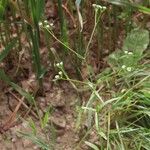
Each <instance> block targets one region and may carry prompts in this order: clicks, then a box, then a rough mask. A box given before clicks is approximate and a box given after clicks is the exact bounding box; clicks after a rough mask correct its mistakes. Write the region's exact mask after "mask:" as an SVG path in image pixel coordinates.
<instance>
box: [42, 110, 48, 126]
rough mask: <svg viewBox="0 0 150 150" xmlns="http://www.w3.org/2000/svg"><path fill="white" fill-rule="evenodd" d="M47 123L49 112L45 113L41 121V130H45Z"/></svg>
mask: <svg viewBox="0 0 150 150" xmlns="http://www.w3.org/2000/svg"><path fill="white" fill-rule="evenodd" d="M48 121H49V110H48V111H47V112H46V113H45V115H44V117H43V120H42V128H45V127H46V125H47V123H48Z"/></svg>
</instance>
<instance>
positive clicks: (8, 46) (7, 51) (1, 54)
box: [0, 38, 17, 62]
mask: <svg viewBox="0 0 150 150" xmlns="http://www.w3.org/2000/svg"><path fill="white" fill-rule="evenodd" d="M16 42H17V39H16V38H15V39H13V40H12V41H11V42H10V43H8V45H7V46H6V47H5V49H4V50H3V51H2V52H1V53H0V62H1V61H2V60H3V59H4V58H5V57H6V56H7V55H8V53H9V52H10V50H11V49H12V48H13V47H14V46H15V44H16Z"/></svg>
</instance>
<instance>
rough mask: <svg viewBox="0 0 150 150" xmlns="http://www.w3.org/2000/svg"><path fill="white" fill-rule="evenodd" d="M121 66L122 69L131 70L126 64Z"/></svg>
mask: <svg viewBox="0 0 150 150" xmlns="http://www.w3.org/2000/svg"><path fill="white" fill-rule="evenodd" d="M121 68H122V69H126V70H127V71H128V72H131V71H132V68H131V67H127V66H126V65H122V67H121Z"/></svg>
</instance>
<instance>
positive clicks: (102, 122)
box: [0, 0, 150, 150]
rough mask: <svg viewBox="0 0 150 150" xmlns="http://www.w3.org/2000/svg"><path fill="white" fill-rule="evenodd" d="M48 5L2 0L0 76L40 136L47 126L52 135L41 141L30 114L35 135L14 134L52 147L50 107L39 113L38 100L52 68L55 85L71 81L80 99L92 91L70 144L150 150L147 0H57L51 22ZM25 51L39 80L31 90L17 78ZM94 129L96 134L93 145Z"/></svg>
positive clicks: (45, 149)
mask: <svg viewBox="0 0 150 150" xmlns="http://www.w3.org/2000/svg"><path fill="white" fill-rule="evenodd" d="M45 2H46V1H44V0H29V1H26V0H22V1H20V0H16V1H13V0H0V46H1V49H2V50H0V63H1V65H0V79H1V80H2V81H3V82H4V83H5V84H6V85H8V86H10V87H12V88H13V89H14V92H18V93H19V94H20V96H22V97H24V98H25V99H26V100H27V101H26V103H27V104H28V105H30V106H33V110H35V111H36V113H37V116H38V117H39V120H40V126H41V130H42V131H43V133H44V134H45V137H46V135H47V132H49V131H50V132H52V135H53V137H54V139H53V138H51V140H46V139H47V138H44V137H43V139H42V138H41V137H40V138H39V135H38V133H37V132H36V125H35V124H34V121H33V120H32V119H31V120H30V121H29V122H30V123H29V124H30V127H31V129H32V131H33V132H32V133H31V134H28V133H23V132H19V133H20V134H21V135H23V136H24V137H26V138H29V139H31V140H32V141H33V142H34V143H35V144H37V145H38V146H39V147H40V148H42V149H43V150H51V149H55V145H54V143H55V136H56V135H55V128H54V126H53V124H52V123H49V116H50V115H51V114H52V109H53V108H51V107H52V106H49V107H48V108H47V111H46V112H45V114H44V115H43V116H41V115H40V113H39V111H40V108H38V101H37V100H36V99H37V97H38V96H41V95H42V96H43V95H44V93H45V89H44V88H45V87H44V85H43V80H44V79H46V78H47V77H46V74H47V73H49V72H52V73H53V74H54V78H53V79H52V80H51V81H52V82H54V84H55V83H56V84H59V83H60V82H62V81H63V82H69V83H70V85H71V86H72V87H73V90H75V92H76V93H77V95H78V96H79V97H82V98H83V99H84V94H88V95H89V97H88V98H87V99H86V101H84V102H83V101H82V100H81V101H80V102H79V104H78V105H77V106H75V107H76V108H77V111H76V116H77V118H76V131H77V132H80V131H81V132H82V129H83V128H86V129H85V130H86V131H85V133H83V135H82V136H81V138H80V140H79V142H77V144H76V146H75V147H74V149H82V148H81V147H82V146H83V145H86V146H88V147H89V149H93V150H150V123H149V122H150V59H149V56H150V52H149V50H150V32H149V31H150V26H149V24H150V20H149V17H150V8H149V7H150V1H149V0H143V1H138V2H137V1H136V0H135V1H134V0H99V1H98V0H95V1H94V0H93V1H92V2H90V1H85V0H76V2H75V3H74V1H69V0H68V1H66V2H64V1H62V0H58V1H55V2H50V3H52V4H53V5H55V6H56V9H57V12H58V14H57V16H55V17H56V18H53V20H54V24H53V25H52V23H51V20H50V21H49V20H47V19H46V18H47V16H46V15H45V12H46V11H48V10H47V9H46V6H45ZM49 9H50V8H49ZM53 13H54V12H53ZM18 15H19V19H17V17H18ZM55 23H56V24H55ZM13 30H14V32H15V33H13ZM14 37H15V38H14ZM23 37H25V39H24V40H22V39H23ZM43 43H44V44H43ZM42 45H44V48H46V50H47V51H46V56H49V57H46V59H47V60H44V59H45V57H44V54H43V53H42V49H43V46H42ZM55 45H57V46H55ZM20 53H22V55H21V56H20ZM28 54H29V56H28ZM25 55H27V57H28V58H27V60H28V61H31V62H27V64H28V65H29V66H28V67H30V68H32V73H33V74H35V76H36V81H37V85H36V86H37V87H36V89H35V90H33V91H30V92H29V91H26V90H24V89H23V88H22V87H21V84H20V81H18V80H16V77H18V76H20V74H21V73H22V72H23V68H22V66H23V65H22V64H21V59H22V58H23V57H26V56H25ZM43 57H44V59H43ZM45 62H48V63H45ZM4 64H5V65H4ZM6 64H8V65H6ZM10 64H13V68H11V67H10V68H7V66H9V65H10ZM68 66H69V67H70V68H69V67H68ZM68 68H69V69H68ZM9 69H10V70H11V69H12V70H13V72H12V70H11V72H10V71H9ZM91 132H94V133H95V136H96V137H98V138H97V141H96V142H95V143H94V142H91V141H90V134H91Z"/></svg>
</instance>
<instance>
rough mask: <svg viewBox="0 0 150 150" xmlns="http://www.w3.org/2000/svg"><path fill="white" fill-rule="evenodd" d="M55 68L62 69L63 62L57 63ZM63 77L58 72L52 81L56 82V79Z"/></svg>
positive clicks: (61, 73)
mask: <svg viewBox="0 0 150 150" xmlns="http://www.w3.org/2000/svg"><path fill="white" fill-rule="evenodd" d="M56 66H57V67H58V68H59V69H62V67H63V62H60V63H57V64H56ZM62 76H63V72H62V71H59V72H58V74H57V75H55V78H54V80H55V81H56V80H58V79H61V78H62Z"/></svg>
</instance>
